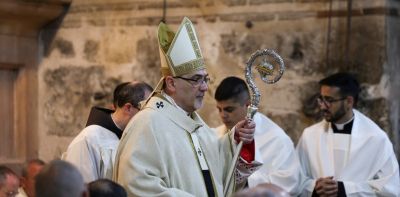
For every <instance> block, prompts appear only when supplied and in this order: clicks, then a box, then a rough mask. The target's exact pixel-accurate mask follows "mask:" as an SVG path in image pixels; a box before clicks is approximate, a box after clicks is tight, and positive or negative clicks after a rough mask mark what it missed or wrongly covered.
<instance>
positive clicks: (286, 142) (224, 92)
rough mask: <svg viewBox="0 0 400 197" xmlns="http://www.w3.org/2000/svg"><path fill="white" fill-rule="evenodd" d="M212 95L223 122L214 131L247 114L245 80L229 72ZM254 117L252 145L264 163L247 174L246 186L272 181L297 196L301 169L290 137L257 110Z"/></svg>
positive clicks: (223, 130)
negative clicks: (253, 142) (253, 140)
mask: <svg viewBox="0 0 400 197" xmlns="http://www.w3.org/2000/svg"><path fill="white" fill-rule="evenodd" d="M214 98H215V100H216V101H217V109H218V112H219V116H220V117H221V120H222V122H223V123H224V124H223V125H221V126H219V127H218V128H216V131H217V133H218V135H219V136H222V135H224V134H225V133H227V132H229V131H230V130H231V129H232V128H233V126H235V124H236V123H238V122H239V121H240V120H242V119H244V118H245V117H246V115H247V107H248V106H249V105H250V93H249V89H248V87H247V84H246V82H245V81H244V80H242V79H240V78H238V77H233V76H232V77H227V78H225V79H223V80H222V81H221V83H220V84H219V85H218V87H217V89H216V91H215V96H214ZM253 120H254V122H255V123H256V130H255V133H254V138H255V146H256V148H257V149H258V150H259V151H260V153H261V157H262V160H263V162H264V165H263V166H262V167H261V168H260V169H258V170H257V171H256V172H254V173H253V174H252V175H251V176H250V177H249V178H248V180H247V182H248V185H249V187H250V188H251V187H256V186H257V185H259V184H262V183H273V184H275V185H277V186H279V187H281V188H283V189H284V190H285V191H287V192H289V193H290V195H292V196H296V195H297V194H299V193H300V188H299V185H300V183H301V172H300V163H299V160H298V157H297V153H296V151H295V149H294V145H293V142H292V140H291V139H290V138H289V136H287V135H286V133H285V132H284V131H283V130H282V129H281V128H280V127H279V126H278V125H277V124H275V123H274V122H273V121H272V120H270V119H269V118H268V117H266V116H265V115H264V114H262V113H260V112H257V113H256V114H255V115H254V118H253Z"/></svg>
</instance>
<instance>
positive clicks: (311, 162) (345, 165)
mask: <svg viewBox="0 0 400 197" xmlns="http://www.w3.org/2000/svg"><path fill="white" fill-rule="evenodd" d="M353 112H354V122H353V128H352V131H351V136H350V138H346V137H344V136H340V135H337V134H334V133H333V131H332V128H331V126H330V124H329V123H328V122H326V121H325V120H323V121H321V122H319V123H317V124H315V125H312V126H311V127H308V128H306V129H305V130H304V132H303V134H302V137H301V138H300V140H299V143H298V145H297V148H296V149H297V152H298V154H299V159H300V163H301V166H302V170H303V173H304V174H305V180H303V188H304V189H303V193H302V196H311V194H312V192H313V190H314V187H315V182H316V179H318V178H320V177H327V176H334V179H335V180H337V181H341V182H343V184H344V187H345V191H346V195H347V196H348V197H353V196H354V197H355V196H399V195H400V193H399V192H400V180H399V164H398V162H397V159H396V156H395V154H394V151H393V145H392V143H391V142H390V140H389V138H388V137H387V135H386V133H385V132H384V131H383V130H382V129H381V128H379V127H378V126H377V125H376V124H375V123H374V122H373V121H372V120H370V119H369V118H368V117H366V116H365V115H363V114H362V113H360V112H359V111H357V110H353ZM343 137H344V138H343ZM346 147H348V148H346ZM343 149H344V150H345V151H343ZM341 152H342V155H340V153H341ZM334 158H342V161H335V160H334ZM335 165H336V166H335Z"/></svg>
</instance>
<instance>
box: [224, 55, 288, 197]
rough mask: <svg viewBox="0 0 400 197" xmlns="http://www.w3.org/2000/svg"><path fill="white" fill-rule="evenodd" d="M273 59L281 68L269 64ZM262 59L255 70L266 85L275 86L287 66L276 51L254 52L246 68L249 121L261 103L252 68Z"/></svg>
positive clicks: (247, 116) (237, 154) (229, 176)
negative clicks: (249, 97) (270, 58)
mask: <svg viewBox="0 0 400 197" xmlns="http://www.w3.org/2000/svg"><path fill="white" fill-rule="evenodd" d="M269 56H270V57H272V58H273V60H275V62H276V63H277V64H278V65H279V68H278V69H276V68H275V66H274V64H271V63H270V62H268V59H267V58H268V57H269ZM258 58H262V60H261V63H259V64H257V65H255V68H256V69H257V71H258V73H259V74H260V78H261V79H262V80H263V81H264V82H265V83H266V84H274V83H276V82H277V81H279V79H280V78H281V77H282V75H283V72H284V71H285V64H284V63H283V59H282V57H281V56H279V55H278V53H276V52H275V51H274V50H271V49H262V50H257V51H256V52H254V53H253V54H252V55H251V56H250V58H249V60H247V62H246V68H245V78H246V82H247V85H248V86H249V88H250V91H251V103H250V105H249V106H248V107H247V115H246V118H247V119H253V117H254V115H255V113H256V112H257V110H258V105H259V103H260V96H261V95H260V91H259V90H258V88H257V86H256V84H255V82H254V79H253V73H252V67H253V66H254V63H255V62H256V59H258ZM242 146H243V142H242V141H240V142H239V144H238V146H237V150H236V152H235V154H234V156H233V160H232V161H233V162H232V164H231V166H230V168H229V171H228V176H227V178H226V181H225V184H226V186H225V188H224V194H226V192H227V190H228V188H229V185H230V182H231V179H232V175H233V173H234V170H235V167H236V163H237V160H238V157H239V154H240V151H241V150H242Z"/></svg>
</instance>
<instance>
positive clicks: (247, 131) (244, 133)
mask: <svg viewBox="0 0 400 197" xmlns="http://www.w3.org/2000/svg"><path fill="white" fill-rule="evenodd" d="M255 130H256V123H255V122H254V121H253V120H250V119H246V120H241V121H239V122H238V123H237V124H236V125H235V140H236V142H239V141H242V142H243V144H249V143H251V142H252V141H253V140H254V132H255Z"/></svg>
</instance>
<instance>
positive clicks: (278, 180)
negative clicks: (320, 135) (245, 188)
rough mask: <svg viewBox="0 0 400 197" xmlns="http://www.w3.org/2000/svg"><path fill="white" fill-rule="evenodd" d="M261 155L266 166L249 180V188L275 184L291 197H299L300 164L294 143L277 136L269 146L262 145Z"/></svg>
mask: <svg viewBox="0 0 400 197" xmlns="http://www.w3.org/2000/svg"><path fill="white" fill-rule="evenodd" d="M256 140H257V139H256ZM260 153H261V157H262V160H263V162H264V165H263V166H262V167H261V168H260V169H259V170H257V171H256V172H254V174H252V175H251V177H250V178H249V180H248V181H249V186H250V187H254V186H256V185H258V184H261V183H274V184H276V185H278V186H279V187H281V188H282V189H284V190H285V191H287V192H289V193H290V195H291V196H296V195H298V193H299V184H300V163H299V160H298V157H297V153H296V151H295V150H294V146H293V143H292V141H291V140H290V139H289V138H283V137H278V136H277V137H275V138H273V139H271V140H270V141H269V142H268V144H262V145H260Z"/></svg>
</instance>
